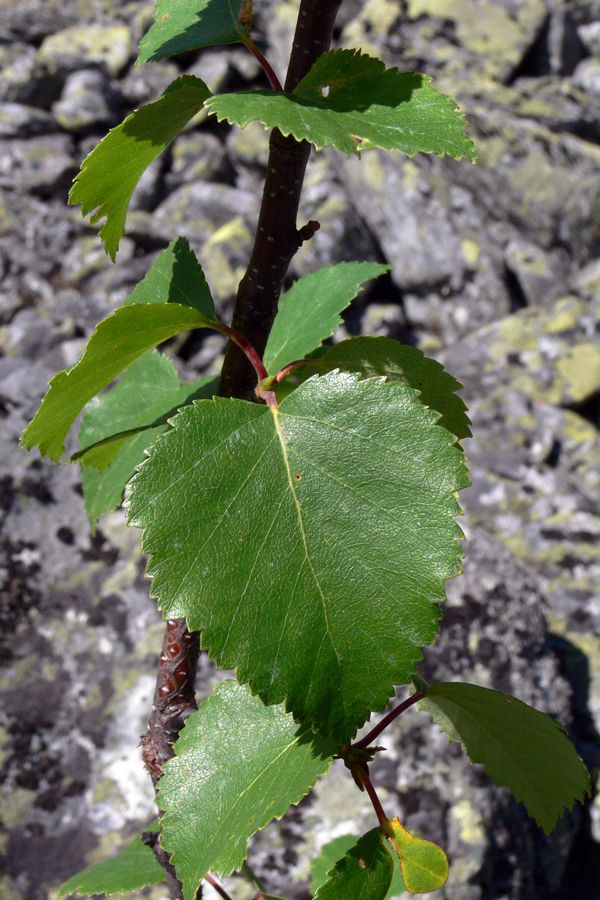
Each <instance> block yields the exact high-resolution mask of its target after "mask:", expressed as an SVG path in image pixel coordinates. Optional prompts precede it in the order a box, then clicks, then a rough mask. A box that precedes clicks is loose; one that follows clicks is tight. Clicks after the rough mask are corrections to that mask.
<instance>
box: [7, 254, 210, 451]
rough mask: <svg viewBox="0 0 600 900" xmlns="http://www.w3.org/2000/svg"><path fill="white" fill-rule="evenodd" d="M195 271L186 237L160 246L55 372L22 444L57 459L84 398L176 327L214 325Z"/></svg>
mask: <svg viewBox="0 0 600 900" xmlns="http://www.w3.org/2000/svg"><path fill="white" fill-rule="evenodd" d="M198 272H200V273H201V269H200V267H199V265H198V263H197V261H196V258H195V256H194V254H193V253H192V251H191V250H190V248H189V246H188V244H187V241H184V240H183V239H179V240H178V241H175V242H174V243H173V244H171V245H170V246H169V247H168V248H167V249H166V250H164V251H163V253H162V254H161V255H160V256H159V257H158V259H157V260H156V262H155V263H154V265H153V266H152V268H151V269H150V271H149V272H148V274H147V275H146V277H145V278H144V280H143V281H142V282H140V284H138V286H137V287H136V289H135V290H134V291H133V293H132V294H131V295H130V297H129V298H128V300H127V302H126V303H125V305H124V306H122V307H120V308H119V309H117V310H116V312H114V313H113V314H112V315H111V316H108V318H106V319H104V320H103V321H102V322H100V324H99V325H98V326H97V328H96V331H95V332H94V334H93V335H92V336H91V338H90V340H89V341H88V344H87V347H86V349H85V353H84V355H83V356H82V358H81V359H80V360H79V362H78V363H77V364H76V365H75V366H72V367H71V368H70V369H65V370H63V371H62V372H59V373H58V375H55V376H54V378H53V379H52V381H51V382H50V389H49V390H48V393H47V394H46V396H45V397H44V400H43V402H42V405H41V406H40V408H39V410H38V412H37V414H36V416H35V418H34V420H33V422H32V423H31V424H30V425H29V426H28V427H27V428H26V430H25V432H24V434H23V437H22V438H21V445H22V446H25V447H27V449H28V450H31V449H33V447H36V446H37V447H39V449H40V452H41V453H42V454H43V455H45V456H49V457H50V459H52V460H54V462H58V461H59V460H60V458H61V456H62V454H63V451H64V441H65V438H66V436H67V434H68V432H69V429H70V428H71V425H72V424H73V422H74V421H75V419H76V418H77V416H78V415H79V413H80V412H81V410H82V409H83V407H84V406H85V405H86V403H88V401H89V400H91V399H92V397H95V396H96V394H98V393H99V392H100V391H101V390H102V389H103V388H105V387H106V386H107V385H108V384H110V382H111V381H112V380H113V378H116V377H117V375H120V374H121V372H123V371H124V370H125V369H126V368H127V367H128V366H130V365H131V363H132V362H134V361H135V360H136V359H138V357H140V356H141V355H142V354H143V353H145V352H146V351H147V350H150V349H151V348H152V347H155V346H156V345H157V344H160V343H162V342H163V341H166V340H167V339H168V338H170V337H173V336H174V335H175V334H178V333H179V332H180V331H186V330H187V329H189V328H216V329H217V330H218V329H219V328H220V323H219V322H217V320H216V319H214V318H212V315H213V314H214V306H213V303H212V298H211V297H210V292H208V288H207V286H206V281H205V280H204V276H203V275H202V277H201V279H199V278H198ZM207 294H208V295H207ZM184 304H185V305H184Z"/></svg>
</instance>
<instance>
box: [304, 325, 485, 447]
mask: <svg viewBox="0 0 600 900" xmlns="http://www.w3.org/2000/svg"><path fill="white" fill-rule="evenodd" d="M307 368H308V369H309V370H310V367H307ZM336 368H340V369H343V370H344V371H345V372H358V373H360V375H361V376H362V377H363V378H372V377H373V376H374V375H385V376H386V378H389V379H390V380H392V381H398V380H400V381H404V382H406V384H409V385H410V387H412V388H414V389H415V390H417V391H419V392H420V399H421V402H422V403H425V405H426V406H430V407H431V409H436V410H437V411H438V412H439V413H441V418H440V421H439V424H440V425H441V426H442V427H443V428H447V429H448V431H450V432H451V434H454V435H455V436H456V437H457V438H458V439H459V440H461V439H462V438H466V437H470V435H471V429H470V428H469V425H470V422H469V418H468V416H467V408H466V406H465V404H464V403H463V401H462V400H461V398H460V397H458V396H457V395H456V393H455V391H458V390H460V389H461V388H462V385H461V384H459V382H458V381H456V379H455V378H453V377H452V375H450V374H449V373H448V372H446V371H445V369H444V367H443V366H442V365H441V364H440V363H439V362H436V361H435V360H434V359H430V358H429V357H427V356H423V353H422V352H421V350H418V349H417V348H416V347H409V346H407V345H406V344H401V343H400V342H399V341H394V340H392V339H391V338H384V337H358V338H349V339H348V340H346V341H341V342H340V343H339V344H335V346H333V347H329V348H328V349H327V351H326V352H325V354H324V355H323V356H322V357H321V358H320V359H319V360H318V369H319V371H320V372H329V371H331V370H332V369H336Z"/></svg>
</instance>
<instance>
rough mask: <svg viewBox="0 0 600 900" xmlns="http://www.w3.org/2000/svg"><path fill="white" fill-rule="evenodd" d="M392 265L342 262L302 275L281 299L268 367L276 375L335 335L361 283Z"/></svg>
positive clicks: (267, 353)
mask: <svg viewBox="0 0 600 900" xmlns="http://www.w3.org/2000/svg"><path fill="white" fill-rule="evenodd" d="M389 268H390V267H389V266H383V265H380V264H379V263H368V262H364V263H357V262H354V263H338V265H337V266H325V267H324V268H323V269H319V270H318V271H317V272H313V273H312V274H310V275H305V276H304V277H303V278H299V279H298V281H296V282H295V284H294V285H293V286H292V287H291V288H290V289H289V291H287V292H286V293H285V294H284V295H283V297H282V298H281V300H280V301H279V309H278V310H277V317H276V319H275V322H274V323H273V328H272V329H271V333H270V335H269V340H268V341H267V347H266V349H265V353H264V357H263V362H264V364H265V366H266V368H267V370H268V371H269V372H270V373H271V374H273V375H276V374H277V372H279V371H280V370H281V369H283V367H284V366H286V365H287V364H288V363H291V362H294V360H297V359H303V358H304V357H305V356H306V354H307V353H310V352H311V351H312V350H314V349H315V348H316V347H318V346H319V345H320V344H321V343H322V342H323V341H324V340H326V339H327V338H328V337H331V335H332V334H333V332H334V331H335V329H336V328H337V327H338V325H341V323H342V320H341V318H340V312H341V311H342V310H343V309H345V308H346V307H347V306H348V304H349V303H351V301H352V300H353V299H354V298H355V297H356V295H357V294H358V292H359V291H360V289H361V285H363V284H364V283H365V281H369V280H370V279H371V278H377V277H378V276H379V275H383V273H384V272H387V271H388V270H389Z"/></svg>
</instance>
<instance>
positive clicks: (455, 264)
mask: <svg viewBox="0 0 600 900" xmlns="http://www.w3.org/2000/svg"><path fill="white" fill-rule="evenodd" d="M341 172H342V176H343V178H344V182H345V184H346V186H347V189H348V190H349V192H350V193H351V195H352V196H353V198H354V201H355V204H356V206H357V209H358V211H359V213H360V214H361V216H362V217H363V218H364V219H365V221H366V222H367V224H368V226H369V228H370V229H371V231H372V232H373V233H374V234H375V235H376V237H377V239H378V241H379V243H380V246H381V248H382V250H383V252H384V254H385V258H386V259H387V260H388V261H389V262H390V264H391V265H393V267H394V274H393V276H392V277H393V278H394V280H395V282H396V284H397V285H398V287H399V288H401V289H402V290H407V291H411V290H412V291H414V290H415V289H418V290H419V291H420V292H421V291H422V292H423V293H424V292H426V291H427V290H428V289H431V288H441V287H443V286H444V285H448V286H449V287H450V288H451V289H453V290H457V289H458V288H459V287H460V286H461V284H462V282H463V278H464V274H465V262H464V259H463V256H462V253H461V247H460V237H459V235H458V234H457V233H456V231H455V230H454V229H453V227H452V223H451V221H450V219H449V217H448V216H447V215H444V199H442V198H441V197H440V196H436V195H435V193H433V192H432V190H431V186H430V183H429V182H428V179H427V177H426V174H425V173H424V172H421V171H420V170H419V169H417V167H416V166H415V164H414V163H412V162H411V161H410V160H408V161H405V160H403V159H402V158H401V157H399V156H390V155H389V154H384V153H380V152H379V151H376V152H374V153H372V154H369V155H368V156H367V155H365V157H364V158H363V159H361V160H358V159H343V161H342V163H341Z"/></svg>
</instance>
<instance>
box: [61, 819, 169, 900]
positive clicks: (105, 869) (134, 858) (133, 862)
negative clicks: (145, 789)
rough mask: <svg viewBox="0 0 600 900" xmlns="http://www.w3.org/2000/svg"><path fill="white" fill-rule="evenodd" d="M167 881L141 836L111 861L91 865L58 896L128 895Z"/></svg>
mask: <svg viewBox="0 0 600 900" xmlns="http://www.w3.org/2000/svg"><path fill="white" fill-rule="evenodd" d="M147 831H158V824H156V823H155V824H154V825H151V826H150V827H149V828H148V829H147ZM164 880H165V870H164V869H163V867H162V866H161V865H159V863H157V861H156V860H155V858H154V854H153V853H152V850H151V849H150V847H148V846H146V844H143V843H142V840H141V837H140V836H139V835H138V837H136V838H134V839H133V841H131V843H130V844H128V845H127V846H126V847H125V848H124V849H123V850H121V852H120V853H117V855H116V856H113V858H112V859H107V860H106V861H105V862H101V863H98V864H97V865H95V866H90V868H89V869H85V871H83V872H79V873H78V874H77V875H73V877H72V878H69V880H68V881H65V883H64V884H61V886H60V887H59V889H58V897H66V896H67V895H68V894H79V895H80V896H82V897H88V896H89V895H90V894H107V895H110V894H128V893H129V892H130V891H137V890H138V889H139V888H143V887H147V885H149V884H160V883H161V882H163V881H164Z"/></svg>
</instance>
